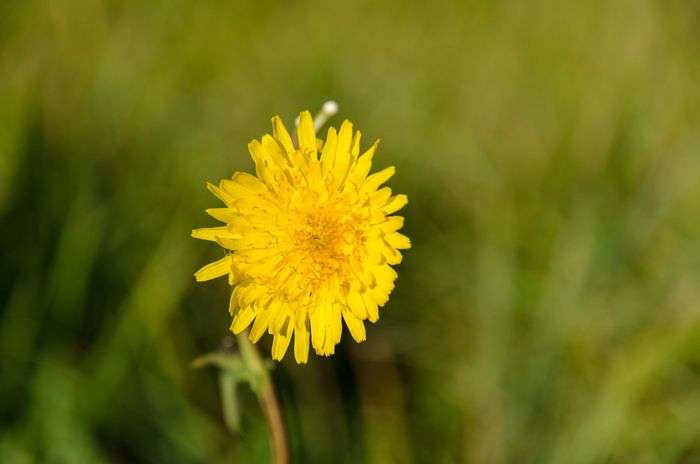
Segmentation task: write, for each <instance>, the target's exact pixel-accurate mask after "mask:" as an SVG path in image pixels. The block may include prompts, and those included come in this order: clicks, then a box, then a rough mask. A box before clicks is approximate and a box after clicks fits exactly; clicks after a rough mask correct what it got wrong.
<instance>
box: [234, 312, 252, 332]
mask: <svg viewBox="0 0 700 464" xmlns="http://www.w3.org/2000/svg"><path fill="white" fill-rule="evenodd" d="M254 317H255V311H254V310H253V307H252V306H247V307H245V308H243V309H241V310H240V311H238V313H237V314H236V316H235V317H234V318H233V321H232V322H231V332H233V333H235V334H236V335H237V334H239V333H241V332H243V331H244V330H245V329H246V328H247V327H248V326H249V325H250V323H251V322H253V318H254Z"/></svg>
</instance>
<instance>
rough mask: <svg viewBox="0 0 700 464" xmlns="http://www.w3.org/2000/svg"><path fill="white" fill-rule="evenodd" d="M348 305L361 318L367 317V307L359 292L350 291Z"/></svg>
mask: <svg viewBox="0 0 700 464" xmlns="http://www.w3.org/2000/svg"><path fill="white" fill-rule="evenodd" d="M348 307H349V308H350V310H351V311H352V312H353V314H355V316H357V317H359V318H360V319H367V308H365V303H364V301H362V297H361V296H360V294H359V293H357V292H350V293H348Z"/></svg>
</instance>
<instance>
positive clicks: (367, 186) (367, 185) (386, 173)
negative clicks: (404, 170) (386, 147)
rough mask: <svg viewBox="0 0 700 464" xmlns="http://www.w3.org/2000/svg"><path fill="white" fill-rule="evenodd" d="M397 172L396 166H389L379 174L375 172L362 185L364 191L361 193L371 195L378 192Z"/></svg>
mask: <svg viewBox="0 0 700 464" xmlns="http://www.w3.org/2000/svg"><path fill="white" fill-rule="evenodd" d="M395 172H396V168H395V167H394V166H389V167H388V168H385V169H382V170H381V171H379V172H375V173H374V174H372V175H370V176H369V177H367V179H366V180H365V182H364V183H363V184H362V189H361V190H360V191H361V192H363V193H368V194H371V193H372V192H374V191H376V190H377V189H378V188H379V186H380V185H382V184H383V183H384V182H386V181H387V180H389V179H390V178H391V176H393V175H394V173H395Z"/></svg>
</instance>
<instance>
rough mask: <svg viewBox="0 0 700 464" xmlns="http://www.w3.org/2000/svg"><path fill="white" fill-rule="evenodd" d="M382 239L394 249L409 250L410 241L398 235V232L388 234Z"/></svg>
mask: <svg viewBox="0 0 700 464" xmlns="http://www.w3.org/2000/svg"><path fill="white" fill-rule="evenodd" d="M384 238H385V240H386V241H387V242H388V243H389V245H391V246H392V247H394V248H396V249H397V250H404V249H407V248H411V240H410V239H409V238H408V237H406V236H405V235H403V234H400V233H398V232H394V233H392V234H388V235H387V236H386V237H384Z"/></svg>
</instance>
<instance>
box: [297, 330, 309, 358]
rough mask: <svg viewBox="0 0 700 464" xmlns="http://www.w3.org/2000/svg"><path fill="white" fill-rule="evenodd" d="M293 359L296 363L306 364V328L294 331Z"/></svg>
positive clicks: (307, 351) (307, 347)
mask: <svg viewBox="0 0 700 464" xmlns="http://www.w3.org/2000/svg"><path fill="white" fill-rule="evenodd" d="M294 359H296V361H297V363H298V364H306V361H307V360H308V359H309V332H308V331H307V330H306V328H304V329H302V330H299V329H296V330H295V331H294Z"/></svg>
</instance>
